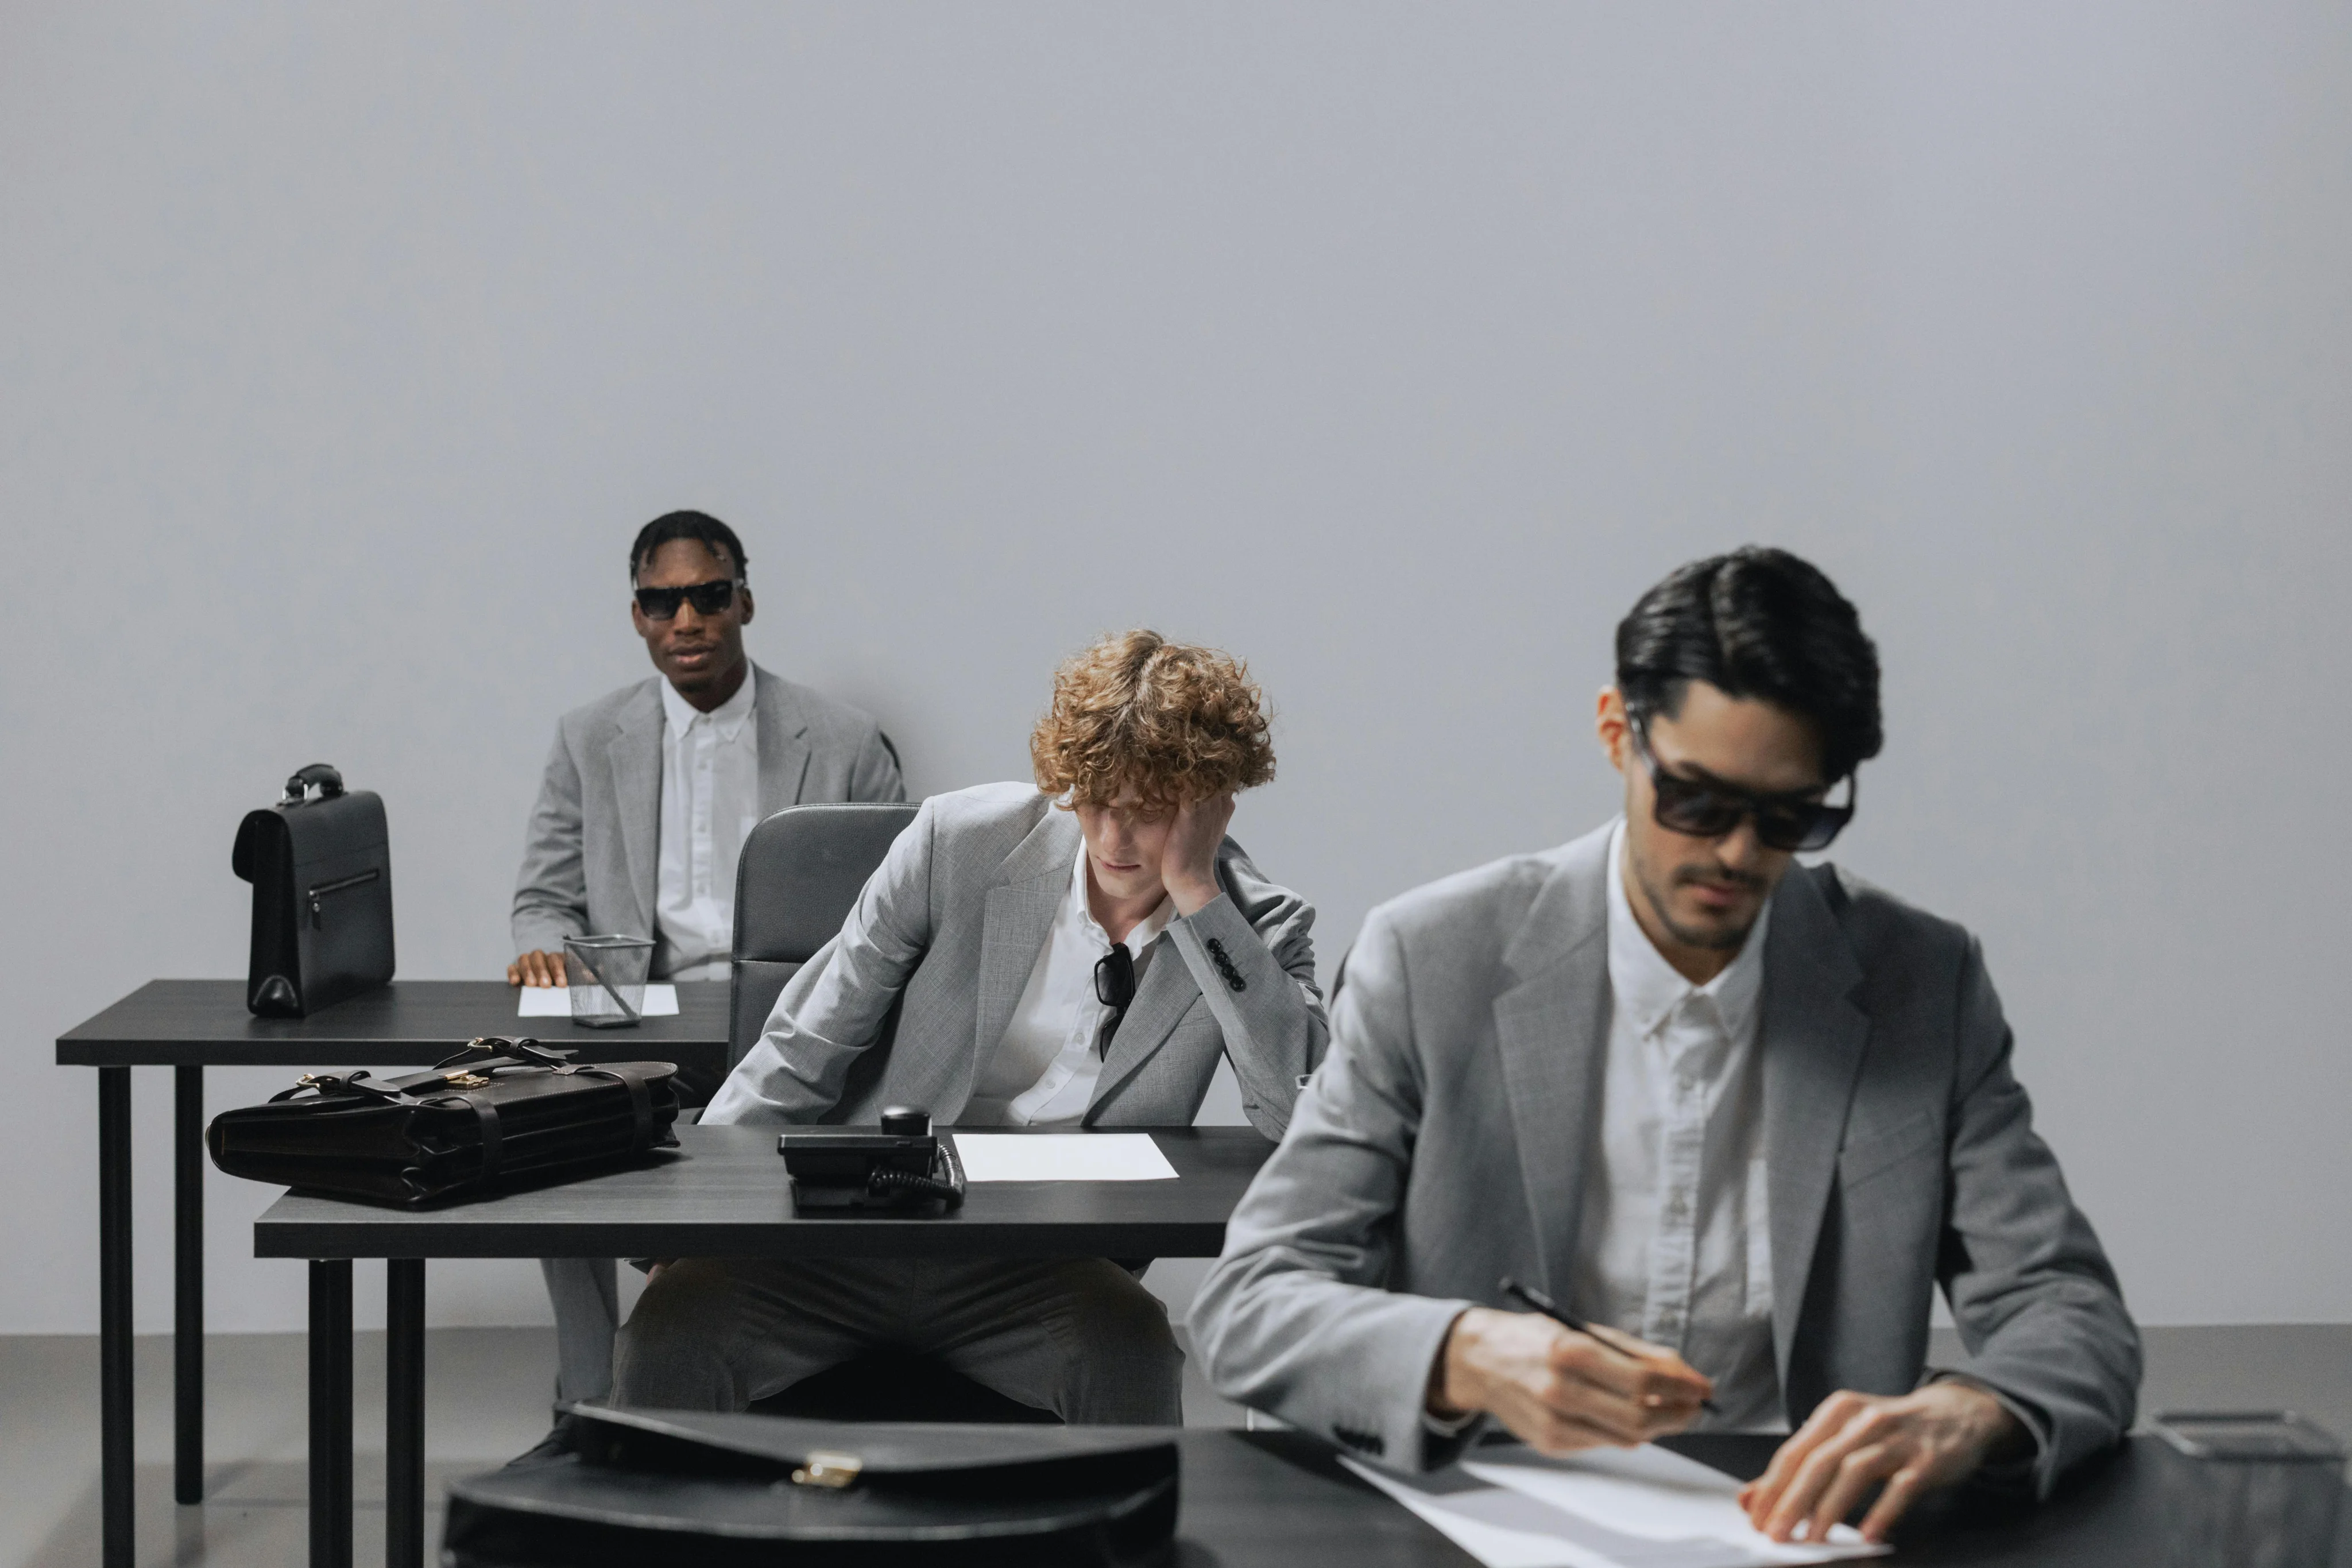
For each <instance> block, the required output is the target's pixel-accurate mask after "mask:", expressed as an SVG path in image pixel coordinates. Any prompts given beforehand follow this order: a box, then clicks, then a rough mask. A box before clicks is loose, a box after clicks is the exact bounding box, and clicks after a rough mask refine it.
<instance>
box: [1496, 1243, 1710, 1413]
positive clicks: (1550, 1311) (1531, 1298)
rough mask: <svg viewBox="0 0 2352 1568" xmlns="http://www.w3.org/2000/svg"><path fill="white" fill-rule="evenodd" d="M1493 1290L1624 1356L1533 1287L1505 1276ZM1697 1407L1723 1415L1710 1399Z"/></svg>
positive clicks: (1587, 1326)
mask: <svg viewBox="0 0 2352 1568" xmlns="http://www.w3.org/2000/svg"><path fill="white" fill-rule="evenodd" d="M1495 1288H1496V1290H1499V1291H1502V1292H1503V1294H1505V1295H1507V1296H1509V1297H1511V1298H1512V1299H1514V1300H1516V1301H1522V1302H1525V1303H1526V1304H1527V1305H1528V1306H1530V1307H1533V1308H1534V1309H1535V1310H1536V1311H1537V1312H1541V1313H1542V1314H1543V1315H1544V1316H1546V1317H1548V1318H1549V1319H1550V1320H1551V1321H1552V1322H1556V1323H1558V1324H1559V1326H1560V1327H1562V1328H1565V1329H1573V1330H1575V1331H1576V1332H1577V1333H1580V1334H1585V1335H1588V1336H1589V1337H1591V1338H1593V1339H1597V1340H1601V1343H1602V1344H1607V1345H1609V1348H1610V1349H1611V1350H1614V1351H1617V1354H1620V1355H1624V1354H1625V1353H1624V1352H1623V1351H1622V1350H1619V1349H1618V1347H1617V1346H1615V1345H1613V1344H1610V1343H1609V1342H1608V1341H1607V1340H1605V1339H1601V1336H1600V1335H1599V1334H1597V1333H1593V1332H1592V1325H1591V1323H1589V1322H1585V1321H1584V1320H1583V1319H1582V1318H1580V1317H1578V1316H1577V1315H1576V1314H1575V1313H1574V1312H1568V1311H1566V1310H1564V1309H1563V1308H1562V1307H1561V1306H1560V1304H1559V1302H1558V1301H1553V1300H1552V1299H1551V1298H1550V1297H1549V1296H1547V1295H1545V1294H1544V1293H1543V1292H1542V1291H1538V1290H1537V1289H1536V1288H1535V1287H1534V1286H1532V1285H1522V1284H1520V1283H1519V1282H1518V1281H1517V1280H1514V1279H1512V1278H1511V1277H1510V1276H1509V1275H1508V1274H1506V1275H1504V1276H1503V1277H1502V1279H1500V1280H1499V1281H1496V1287H1495ZM1628 1359H1629V1360H1630V1359H1632V1358H1631V1357H1628ZM1698 1407H1699V1408H1700V1409H1702V1410H1704V1411H1706V1413H1707V1414H1708V1415H1710V1416H1720V1415H1722V1414H1723V1407H1722V1406H1719V1405H1717V1404H1716V1402H1715V1401H1714V1400H1712V1399H1702V1400H1700V1401H1699V1402H1698Z"/></svg>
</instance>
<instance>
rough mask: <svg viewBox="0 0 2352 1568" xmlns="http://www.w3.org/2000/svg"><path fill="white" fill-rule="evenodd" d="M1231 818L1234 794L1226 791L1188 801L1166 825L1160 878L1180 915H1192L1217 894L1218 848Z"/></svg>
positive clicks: (1230, 822) (1232, 815) (1231, 820)
mask: <svg viewBox="0 0 2352 1568" xmlns="http://www.w3.org/2000/svg"><path fill="white" fill-rule="evenodd" d="M1233 820H1234V797H1233V795H1232V794H1231V793H1230V792H1228V793H1225V794H1223V795H1211V796H1208V797H1206V798H1204V799H1202V800H1187V801H1185V802H1184V803H1183V804H1182V805H1181V806H1179V807H1178V808H1176V817H1175V821H1173V822H1171V824H1170V825H1169V829H1168V845H1167V848H1166V849H1165V850H1163V851H1161V852H1160V883H1162V884H1163V885H1164V886H1165V887H1166V888H1167V889H1168V896H1169V897H1170V898H1171V899H1173V900H1175V902H1176V913H1177V914H1179V915H1195V914H1198V913H1199V912H1200V910H1201V909H1202V906H1203V905H1205V904H1210V903H1212V902H1213V901H1214V900H1215V898H1216V896H1217V891H1218V889H1217V848H1218V846H1219V845H1221V844H1223V842H1224V841H1225V829H1226V828H1227V827H1228V826H1230V825H1231V824H1232V822H1233Z"/></svg>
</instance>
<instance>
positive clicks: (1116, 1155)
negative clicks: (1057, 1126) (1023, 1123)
mask: <svg viewBox="0 0 2352 1568" xmlns="http://www.w3.org/2000/svg"><path fill="white" fill-rule="evenodd" d="M955 1150H956V1158H957V1159H959V1160H961V1161H962V1162H963V1174H964V1179H965V1180H967V1181H1173V1180H1175V1179H1176V1167H1175V1166H1171V1165H1170V1164H1169V1163H1168V1156H1167V1155H1163V1154H1161V1153H1160V1145H1158V1144H1156V1143H1153V1142H1152V1141H1151V1134H1149V1133H958V1134H955Z"/></svg>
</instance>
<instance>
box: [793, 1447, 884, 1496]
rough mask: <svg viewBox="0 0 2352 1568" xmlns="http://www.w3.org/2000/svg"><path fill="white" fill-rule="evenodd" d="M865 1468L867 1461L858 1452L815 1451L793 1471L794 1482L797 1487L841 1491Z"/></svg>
mask: <svg viewBox="0 0 2352 1568" xmlns="http://www.w3.org/2000/svg"><path fill="white" fill-rule="evenodd" d="M865 1468H866V1461H865V1460H863V1459H861V1458H858V1457H857V1456H856V1454H827V1453H814V1454H811V1455H810V1456H809V1457H808V1458H807V1460H806V1462H804V1463H803V1465H802V1466H801V1468H800V1469H796V1470H794V1471H793V1485H794V1486H796V1487H824V1488H826V1489H827V1490H832V1491H839V1490H841V1489H842V1488H844V1487H845V1486H847V1485H849V1484H850V1483H851V1482H852V1481H854V1480H856V1479H857V1476H858V1472H859V1471H861V1470H863V1469H865Z"/></svg>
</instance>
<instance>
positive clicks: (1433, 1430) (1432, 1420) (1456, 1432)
mask: <svg viewBox="0 0 2352 1568" xmlns="http://www.w3.org/2000/svg"><path fill="white" fill-rule="evenodd" d="M1477 1419H1478V1412H1477V1411H1475V1410H1465V1411H1464V1412H1463V1413H1462V1414H1461V1415H1459V1416H1454V1417H1453V1418H1452V1419H1451V1420H1441V1419H1439V1418H1438V1417H1437V1416H1433V1415H1431V1414H1430V1413H1429V1406H1426V1405H1424V1406H1422V1407H1421V1424H1422V1426H1423V1427H1424V1428H1425V1429H1426V1430H1428V1432H1429V1433H1430V1434H1431V1435H1432V1436H1433V1437H1460V1436H1462V1434H1463V1433H1465V1432H1467V1431H1468V1430H1469V1429H1470V1424H1471V1423H1472V1422H1474V1421H1475V1420H1477Z"/></svg>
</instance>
